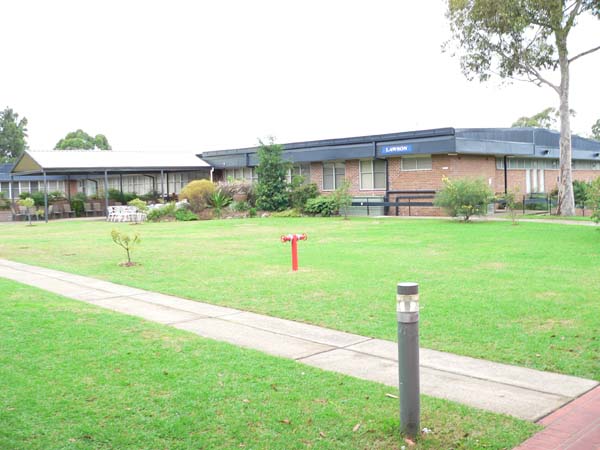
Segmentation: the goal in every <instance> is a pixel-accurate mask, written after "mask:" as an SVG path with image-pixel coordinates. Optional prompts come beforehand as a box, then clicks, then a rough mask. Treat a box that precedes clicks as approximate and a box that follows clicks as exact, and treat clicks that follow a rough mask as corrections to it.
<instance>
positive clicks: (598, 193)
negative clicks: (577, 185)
mask: <svg viewBox="0 0 600 450" xmlns="http://www.w3.org/2000/svg"><path fill="white" fill-rule="evenodd" d="M587 198H588V205H589V207H590V208H591V209H592V220H594V221H595V222H596V223H600V177H598V178H596V179H595V180H594V181H592V182H591V183H590V186H589V188H588V190H587Z"/></svg>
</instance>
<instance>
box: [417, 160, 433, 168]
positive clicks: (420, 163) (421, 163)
mask: <svg viewBox="0 0 600 450" xmlns="http://www.w3.org/2000/svg"><path fill="white" fill-rule="evenodd" d="M417 168H418V169H420V170H429V169H431V157H429V158H417Z"/></svg>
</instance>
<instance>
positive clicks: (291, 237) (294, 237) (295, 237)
mask: <svg viewBox="0 0 600 450" xmlns="http://www.w3.org/2000/svg"><path fill="white" fill-rule="evenodd" d="M307 239H308V236H307V235H306V233H302V234H284V235H283V236H281V242H283V243H285V242H288V241H291V242H292V271H294V272H297V271H298V241H305V240H307Z"/></svg>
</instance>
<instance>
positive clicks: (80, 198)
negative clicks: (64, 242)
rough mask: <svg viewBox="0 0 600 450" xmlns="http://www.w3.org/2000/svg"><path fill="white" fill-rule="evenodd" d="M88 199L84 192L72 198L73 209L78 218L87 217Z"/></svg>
mask: <svg viewBox="0 0 600 450" xmlns="http://www.w3.org/2000/svg"><path fill="white" fill-rule="evenodd" d="M86 200H87V198H86V196H85V194H84V193H83V192H78V193H77V194H75V195H74V196H73V197H71V209H72V210H73V211H75V216H76V217H82V216H84V215H85V205H84V203H85V202H86Z"/></svg>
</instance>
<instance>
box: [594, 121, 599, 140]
mask: <svg viewBox="0 0 600 450" xmlns="http://www.w3.org/2000/svg"><path fill="white" fill-rule="evenodd" d="M592 139H596V140H597V141H600V119H598V120H596V123H595V124H594V125H592Z"/></svg>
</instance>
